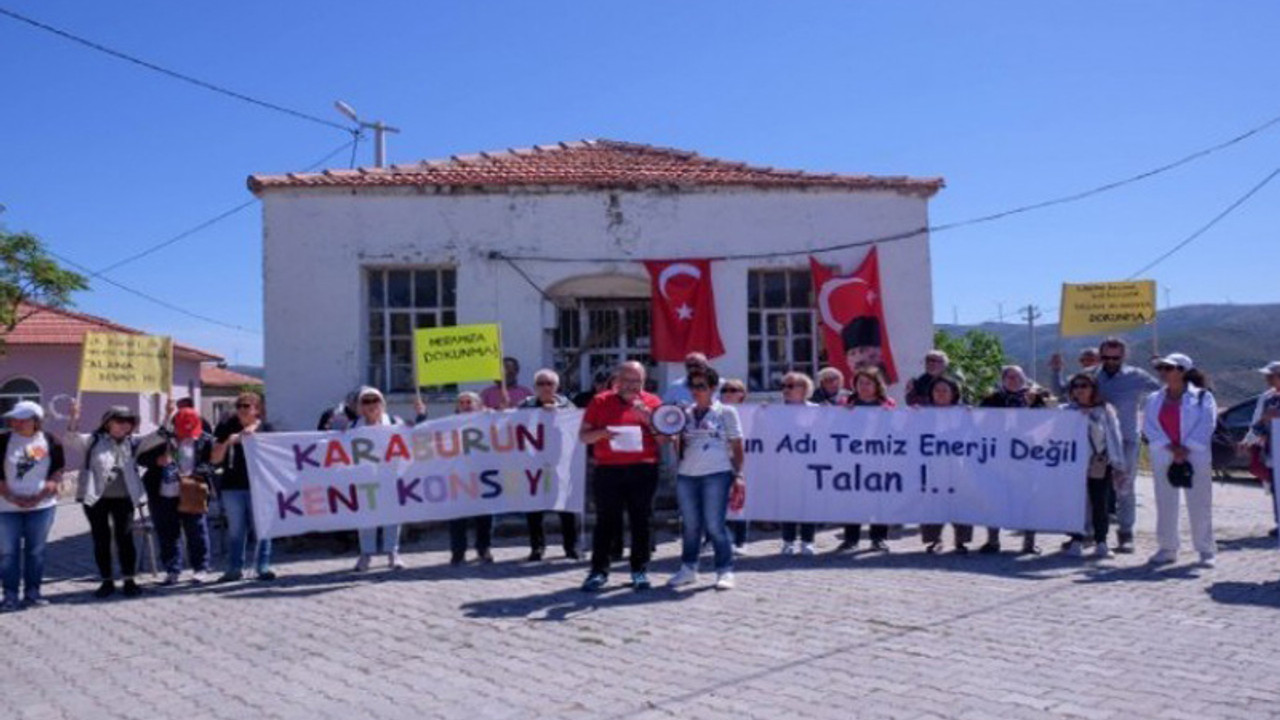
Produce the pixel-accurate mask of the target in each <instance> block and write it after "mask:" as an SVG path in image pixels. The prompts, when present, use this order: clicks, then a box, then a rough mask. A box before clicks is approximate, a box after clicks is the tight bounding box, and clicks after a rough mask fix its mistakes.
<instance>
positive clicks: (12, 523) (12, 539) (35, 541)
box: [0, 507, 57, 600]
mask: <svg viewBox="0 0 1280 720" xmlns="http://www.w3.org/2000/svg"><path fill="white" fill-rule="evenodd" d="M56 509H57V508H54V507H47V508H44V509H42V510H27V511H25V512H0V580H3V584H4V599H5V600H17V599H18V581H19V580H22V581H23V582H25V584H26V586H27V597H28V598H37V597H40V581H41V580H43V579H44V548H45V542H46V541H47V540H48V539H49V529H50V528H52V527H53V513H54V510H56Z"/></svg>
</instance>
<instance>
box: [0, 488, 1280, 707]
mask: <svg viewBox="0 0 1280 720" xmlns="http://www.w3.org/2000/svg"><path fill="white" fill-rule="evenodd" d="M1148 483H1149V481H1148ZM1216 499H1217V505H1218V509H1217V511H1216V520H1217V523H1218V535H1219V538H1220V541H1221V546H1222V553H1221V556H1220V564H1219V567H1218V568H1217V569H1216V570H1213V571H1199V570H1195V569H1192V568H1191V567H1190V566H1189V565H1188V564H1182V565H1178V566H1174V567H1172V568H1169V569H1165V570H1162V571H1154V570H1150V569H1147V568H1146V567H1144V566H1142V564H1141V563H1142V561H1143V560H1144V559H1145V557H1146V555H1147V553H1149V552H1150V551H1152V550H1153V547H1152V542H1153V541H1152V536H1151V532H1150V531H1151V528H1152V515H1151V508H1150V499H1149V495H1148V497H1146V498H1144V508H1143V511H1142V518H1141V526H1142V528H1143V529H1144V530H1145V532H1144V533H1142V535H1141V536H1140V545H1139V551H1140V552H1139V554H1138V555H1135V556H1130V557H1125V558H1121V559H1118V560H1116V561H1114V562H1108V563H1105V564H1103V565H1096V564H1093V563H1088V562H1081V561H1073V560H1068V559H1066V558H1063V557H1062V556H1057V555H1053V554H1049V555H1046V556H1045V557H1043V558H1039V559H1031V560H1026V559H1017V558H1015V557H1013V556H1011V555H1004V556H1000V557H996V558H992V557H979V556H969V557H955V556H941V557H932V556H926V555H924V554H923V553H921V552H919V550H918V548H919V544H918V539H917V538H916V537H914V535H912V536H909V537H906V538H903V539H901V540H897V541H896V542H895V550H896V551H895V552H894V553H893V554H891V555H889V556H871V555H866V554H862V555H836V554H831V553H830V552H829V550H830V549H831V548H832V547H834V545H835V539H834V533H833V532H827V533H824V534H823V535H821V536H820V538H819V541H820V544H821V545H824V546H825V548H826V549H827V550H828V552H827V553H824V554H823V555H821V556H819V557H818V558H814V559H803V560H802V559H790V558H788V559H783V558H780V557H778V556H777V555H776V540H775V539H774V538H773V537H772V536H770V537H768V538H761V539H759V540H758V541H757V542H754V543H753V544H752V548H751V550H752V556H751V557H748V558H746V559H744V560H742V561H741V562H740V563H739V589H738V590H735V591H733V592H729V593H716V592H714V591H710V590H707V589H705V588H701V587H700V588H697V589H695V590H692V591H681V592H672V591H667V590H665V589H656V590H654V591H651V592H649V593H645V594H636V593H632V592H630V591H629V590H624V589H621V588H620V587H615V588H612V589H610V590H609V591H607V592H605V593H604V594H602V595H599V596H586V595H583V594H582V593H580V592H579V591H578V590H577V589H576V588H577V585H578V583H579V582H580V581H581V579H582V576H583V567H582V566H580V565H577V564H569V563H567V562H565V561H561V560H557V561H553V562H550V563H546V564H542V565H538V566H529V565H525V564H523V563H522V562H520V560H521V559H522V558H523V557H524V554H525V551H524V549H523V548H522V547H521V545H520V543H521V541H520V540H510V541H508V542H507V543H506V544H505V546H503V547H500V548H499V549H498V551H497V555H498V559H499V562H498V563H497V564H496V565H494V566H491V567H483V568H481V567H477V566H474V565H472V566H467V567H465V568H460V569H453V568H450V567H448V565H447V562H446V554H445V552H444V551H443V540H442V538H436V537H430V538H428V539H427V540H425V541H423V542H421V543H419V544H416V545H415V546H413V547H412V548H411V552H410V553H409V555H408V560H409V562H410V563H411V569H409V570H407V571H405V572H402V573H397V574H392V573H389V572H386V571H382V570H379V571H376V572H371V573H369V574H367V575H363V576H356V575H354V574H352V573H350V572H349V571H348V569H349V567H350V565H351V563H352V558H351V557H332V556H323V557H322V556H320V555H319V554H313V555H311V556H300V555H295V556H292V557H287V558H284V559H283V562H282V563H280V566H279V569H280V570H281V571H282V575H283V577H282V578H281V579H280V580H279V581H278V582H276V583H274V584H261V583H243V584H235V585H227V586H205V587H201V588H193V587H182V588H180V589H173V590H164V589H160V588H155V589H153V590H152V591H151V592H150V593H149V596H147V597H145V598H143V599H140V600H130V601H126V600H119V599H117V600H112V601H108V602H92V601H90V600H88V599H87V595H88V593H89V591H91V590H92V589H93V586H94V584H93V582H92V581H91V580H90V579H89V578H88V577H87V574H88V570H89V567H90V563H89V552H88V547H87V541H86V538H85V536H84V533H85V523H84V520H83V516H82V515H81V514H80V513H79V511H78V509H77V508H75V507H74V506H70V507H65V508H63V509H61V510H60V514H59V519H58V523H57V527H56V529H55V537H56V540H55V541H54V543H53V546H52V547H51V568H50V572H49V575H50V577H51V582H50V583H49V585H48V587H47V591H48V594H49V595H50V596H51V597H52V598H53V599H54V600H55V604H54V605H53V606H51V607H48V608H45V609H40V610H34V611H23V612H19V613H15V614H11V615H7V616H0V657H3V658H4V659H5V660H6V662H5V669H4V671H3V673H2V674H0V676H2V677H3V680H0V683H2V684H3V691H2V692H0V718H10V719H13V720H17V719H19V718H30V719H32V720H35V719H37V718H64V717H65V718H91V717H92V718H103V717H123V718H135V717H136V718H149V719H150V718H166V717H181V718H187V719H194V718H267V717H271V718H352V719H355V718H423V717H442V718H458V717H467V718H530V717H548V718H663V717H679V718H695V717H696V718H725V719H726V720H728V719H730V718H733V719H735V720H740V719H743V718H761V719H764V718H770V719H772V718H800V717H813V718H850V717H859V718H944V717H945V718H1045V717H1054V718H1070V717H1082V718H1089V719H1090V720H1105V719H1106V718H1164V719H1168V720H1178V719H1180V718H1187V719H1188V720H1191V719H1200V718H1242V719H1244V718H1248V719H1250V720H1255V719H1257V718H1266V717H1280V640H1278V638H1280V583H1278V582H1277V580H1278V579H1280V552H1277V551H1276V550H1275V549H1273V548H1274V544H1273V542H1272V541H1268V540H1266V539H1265V538H1264V536H1265V533H1266V530H1267V529H1268V528H1269V527H1270V523H1271V518H1270V513H1269V512H1268V510H1267V505H1266V504H1265V501H1264V498H1263V495H1262V493H1261V492H1260V491H1259V490H1258V489H1257V487H1256V486H1246V485H1237V486H1222V485H1219V486H1218V488H1217V495H1216ZM1008 544H1012V545H1016V540H1015V541H1011V542H1009V543H1008ZM1042 544H1044V545H1045V546H1046V547H1047V546H1050V545H1053V546H1055V547H1056V544H1057V538H1048V537H1046V538H1045V539H1044V542H1043V543H1042ZM675 551H676V549H675V543H673V542H669V541H668V542H664V544H663V545H662V547H661V549H660V552H659V558H660V559H659V560H658V562H657V563H656V568H655V569H656V571H657V572H656V573H655V576H656V578H655V579H658V578H662V577H664V576H665V574H666V573H669V572H671V571H672V570H673V569H674V564H675V561H674V554H675ZM552 554H553V555H555V554H556V553H554V552H553V553H552ZM1189 559H1190V558H1188V560H1189ZM620 575H621V573H619V574H616V575H615V578H617V577H620Z"/></svg>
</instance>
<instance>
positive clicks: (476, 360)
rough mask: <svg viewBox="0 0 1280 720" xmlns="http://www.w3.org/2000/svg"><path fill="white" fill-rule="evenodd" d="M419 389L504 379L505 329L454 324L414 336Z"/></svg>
mask: <svg viewBox="0 0 1280 720" xmlns="http://www.w3.org/2000/svg"><path fill="white" fill-rule="evenodd" d="M413 351H414V355H416V356H417V360H416V361H415V362H416V366H417V373H418V385H419V386H431V385H449V384H452V383H464V382H481V381H484V380H501V379H502V328H501V327H499V326H498V325H496V324H494V325H455V326H453V327H440V328H420V329H418V330H416V331H414V333H413Z"/></svg>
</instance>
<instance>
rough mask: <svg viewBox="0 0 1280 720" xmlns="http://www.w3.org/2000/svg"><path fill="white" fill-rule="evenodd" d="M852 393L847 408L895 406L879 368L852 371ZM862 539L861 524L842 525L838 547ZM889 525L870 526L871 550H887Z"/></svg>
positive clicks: (848, 547) (849, 546)
mask: <svg viewBox="0 0 1280 720" xmlns="http://www.w3.org/2000/svg"><path fill="white" fill-rule="evenodd" d="M852 384H853V395H851V396H850V398H849V403H848V405H849V409H850V410H855V409H857V408H881V409H884V410H890V409H893V408H894V407H897V403H896V402H894V399H893V398H891V397H889V388H888V386H886V385H885V382H884V374H883V373H881V372H880V368H876V367H864V368H858V369H857V370H854V371H853V381H852ZM861 541H862V525H859V524H857V523H854V524H850V525H845V526H844V541H843V542H841V543H840V549H842V550H852V549H854V548H856V547H858V543H859V542H861ZM888 541H889V526H888V525H872V526H871V550H872V551H873V552H879V553H886V552H889V542H888Z"/></svg>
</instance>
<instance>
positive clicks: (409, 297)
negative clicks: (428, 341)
mask: <svg viewBox="0 0 1280 720" xmlns="http://www.w3.org/2000/svg"><path fill="white" fill-rule="evenodd" d="M457 285H458V273H457V272H456V271H455V270H453V269H445V268H420V269H413V270H383V269H370V270H368V271H367V274H366V286H367V287H368V293H369V294H368V308H369V327H368V338H369V340H368V342H369V347H368V353H369V354H368V374H367V381H368V383H369V384H370V385H372V386H374V387H376V388H378V389H380V390H382V391H383V392H389V393H408V392H413V390H414V387H413V383H414V378H413V331H414V329H416V328H429V327H447V326H451V325H457V324H458V315H457V306H458V298H457ZM454 389H455V388H453V387H452V386H451V387H447V388H427V390H428V391H437V392H445V391H452V390H454Z"/></svg>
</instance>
